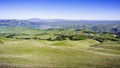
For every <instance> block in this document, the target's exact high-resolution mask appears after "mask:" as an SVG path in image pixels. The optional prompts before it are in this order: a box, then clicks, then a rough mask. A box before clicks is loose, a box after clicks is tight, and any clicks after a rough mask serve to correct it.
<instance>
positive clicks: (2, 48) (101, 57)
mask: <svg viewBox="0 0 120 68" xmlns="http://www.w3.org/2000/svg"><path fill="white" fill-rule="evenodd" d="M94 45H99V46H94ZM119 50H120V44H119V42H110V41H107V42H105V43H102V44H100V43H99V42H98V41H95V40H92V39H86V40H80V41H71V40H64V41H45V40H16V39H6V40H1V41H0V67H7V68H9V67H33V68H34V67H38V68H39V67H68V68H69V67H75V68H77V67H81V68H88V67H89V68H96V67H98V68H99V67H100V68H101V67H103V68H104V67H108V68H119V67H120V66H119V65H120V51H119Z"/></svg>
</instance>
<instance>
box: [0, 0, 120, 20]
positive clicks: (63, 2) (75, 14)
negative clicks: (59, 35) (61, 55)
mask: <svg viewBox="0 0 120 68" xmlns="http://www.w3.org/2000/svg"><path fill="white" fill-rule="evenodd" d="M119 3H120V0H0V8H1V10H0V15H1V16H0V19H20V20H21V19H30V18H39V19H67V20H120V14H119V13H120V8H119V6H120V4H119Z"/></svg>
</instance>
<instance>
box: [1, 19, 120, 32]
mask: <svg viewBox="0 0 120 68" xmlns="http://www.w3.org/2000/svg"><path fill="white" fill-rule="evenodd" d="M1 26H8V27H18V26H20V27H27V28H40V29H41V28H42V29H56V28H73V29H84V30H93V31H96V32H112V33H118V32H120V21H109V20H100V21H99V20H98V21H97V20H64V19H38V18H31V19H27V20H15V19H6V20H5V19H4V20H0V27H1Z"/></svg>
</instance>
